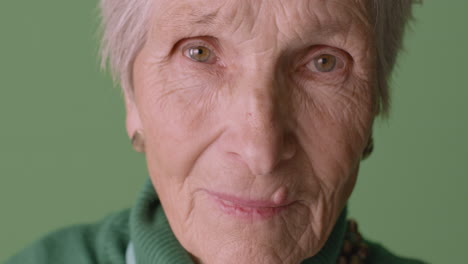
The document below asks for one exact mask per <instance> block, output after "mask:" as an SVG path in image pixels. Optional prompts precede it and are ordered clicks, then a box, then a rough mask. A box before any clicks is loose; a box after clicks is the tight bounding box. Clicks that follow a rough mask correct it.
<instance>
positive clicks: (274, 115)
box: [236, 68, 286, 175]
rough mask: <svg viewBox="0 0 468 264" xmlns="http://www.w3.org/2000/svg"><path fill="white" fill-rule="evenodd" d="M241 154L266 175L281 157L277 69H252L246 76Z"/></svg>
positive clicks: (282, 129) (282, 131)
mask: <svg viewBox="0 0 468 264" xmlns="http://www.w3.org/2000/svg"><path fill="white" fill-rule="evenodd" d="M243 79H244V80H243V85H242V86H243V87H242V88H241V89H242V90H243V93H242V96H241V98H240V101H241V102H242V107H241V109H242V110H241V113H242V114H241V115H240V118H241V120H240V123H241V124H242V125H241V126H240V128H239V129H240V130H239V134H240V135H239V136H240V144H239V145H238V146H237V147H236V148H238V149H237V151H236V152H237V153H238V154H239V155H240V156H241V158H242V160H243V161H244V162H245V163H246V164H247V165H248V167H249V168H250V170H251V172H252V173H253V174H255V175H265V174H268V173H270V172H271V171H272V170H274V169H275V167H276V166H277V164H278V162H279V161H280V160H281V156H282V151H283V150H282V148H283V145H284V144H283V141H284V136H285V133H286V127H285V126H284V125H283V122H282V121H283V120H282V116H283V115H282V114H281V111H280V105H279V104H280V102H279V100H278V92H279V91H278V89H279V87H278V84H277V83H276V82H277V80H276V78H275V74H274V69H265V68H256V69H250V71H249V73H248V74H246V78H243Z"/></svg>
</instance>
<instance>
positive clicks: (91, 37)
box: [0, 0, 468, 263]
mask: <svg viewBox="0 0 468 264" xmlns="http://www.w3.org/2000/svg"><path fill="white" fill-rule="evenodd" d="M95 6H96V1H91V0H80V1H71V0H68V1H66V0H60V1H59V0H47V1H18V0H1V1H0V128H1V129H0V262H1V261H3V260H5V259H6V258H7V257H9V256H11V255H12V254H14V253H15V252H17V251H19V250H20V249H21V248H23V247H24V246H26V245H27V244H29V243H31V242H32V241H33V240H35V239H37V238H39V237H41V236H43V235H44V234H45V233H47V232H50V231H52V230H55V229H57V228H60V227H64V226H68V225H70V224H76V223H84V222H93V221H96V220H98V219H100V218H102V217H103V216H105V215H107V214H108V213H110V212H113V211H116V210H119V209H121V208H125V207H129V206H131V205H132V203H133V201H134V200H135V196H136V194H137V192H138V190H139V188H140V187H141V185H142V182H143V181H144V179H145V178H146V177H147V173H146V168H145V162H144V159H143V156H142V155H139V154H136V153H134V152H133V151H132V149H131V147H130V144H129V140H128V139H127V136H126V132H125V128H124V107H123V102H122V97H121V94H120V92H119V90H118V88H115V87H113V85H112V83H111V80H110V77H109V75H107V74H104V73H102V72H100V70H99V63H98V58H97V55H96V54H97V45H98V40H97V39H98V38H97V34H96V27H97V24H98V22H97V21H98V20H97V10H96V7H95ZM467 12H468V1H461V0H460V1H456V0H452V1H431V0H427V1H425V4H424V6H422V7H421V6H417V7H416V8H415V16H416V19H417V22H416V23H415V24H413V27H412V30H411V31H410V32H409V33H408V35H407V38H406V41H405V42H406V51H405V52H404V53H403V54H402V55H401V57H400V60H399V68H398V70H397V71H396V72H395V74H394V78H393V83H392V87H393V109H392V113H391V116H390V118H389V120H387V121H378V122H377V124H376V127H375V142H376V150H375V152H374V154H373V156H372V157H371V158H370V159H369V160H367V161H365V162H364V163H363V166H362V172H361V174H360V178H359V180H358V185H357V187H356V190H355V192H354V193H353V195H352V198H351V201H350V212H351V215H352V216H353V217H355V218H356V219H357V220H358V222H359V223H360V229H361V231H362V232H363V234H364V235H365V236H366V237H368V238H370V239H374V240H377V241H380V242H382V243H383V244H384V245H385V246H387V247H388V248H390V249H391V250H393V251H395V252H397V253H398V254H401V255H405V256H412V257H418V258H422V259H424V260H427V261H429V262H430V263H468V255H467V254H466V252H465V250H466V248H467V246H468V210H467V209H468V206H467V202H468V192H467V190H466V189H467V187H468V165H467V164H468V160H467V157H468V139H467V137H468V117H467V114H468V111H467V102H468V66H467V63H468V52H467V47H468V18H467V16H466V13H467Z"/></svg>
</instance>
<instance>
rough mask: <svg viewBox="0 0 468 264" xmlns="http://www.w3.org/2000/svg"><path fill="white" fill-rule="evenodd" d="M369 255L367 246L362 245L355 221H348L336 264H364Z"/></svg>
mask: <svg viewBox="0 0 468 264" xmlns="http://www.w3.org/2000/svg"><path fill="white" fill-rule="evenodd" d="M368 255H369V246H368V245H367V244H366V243H364V241H363V240H362V236H361V234H360V233H359V231H358V225H357V222H356V221H355V220H352V219H349V220H348V230H347V231H346V234H345V238H344V241H343V248H342V249H341V253H340V256H339V257H338V261H337V262H336V263H337V264H364V263H365V261H366V259H367V256H368Z"/></svg>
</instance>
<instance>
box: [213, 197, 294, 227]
mask: <svg viewBox="0 0 468 264" xmlns="http://www.w3.org/2000/svg"><path fill="white" fill-rule="evenodd" d="M207 193H208V194H209V196H210V197H211V198H212V199H213V200H214V201H215V202H216V203H217V205H218V207H219V208H220V209H221V211H222V212H224V213H225V214H227V215H229V216H233V217H236V218H241V219H245V220H264V219H269V218H272V217H274V216H276V215H278V214H280V213H281V212H283V211H284V210H286V209H287V208H288V207H290V206H291V205H292V204H293V203H294V202H283V203H280V204H278V203H275V202H273V201H270V200H251V199H244V198H240V197H237V196H234V195H230V194H224V193H217V192H210V191H207Z"/></svg>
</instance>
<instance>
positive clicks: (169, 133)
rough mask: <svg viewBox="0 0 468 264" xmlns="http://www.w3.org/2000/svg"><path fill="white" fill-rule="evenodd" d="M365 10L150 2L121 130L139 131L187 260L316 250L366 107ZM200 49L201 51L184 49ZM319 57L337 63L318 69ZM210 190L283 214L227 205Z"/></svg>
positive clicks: (227, 0) (226, 0)
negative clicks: (199, 54)
mask: <svg viewBox="0 0 468 264" xmlns="http://www.w3.org/2000/svg"><path fill="white" fill-rule="evenodd" d="M367 18H368V10H367V6H366V4H365V2H363V1H358V0H339V1H338V0H336V1H331V0H328V1H324V0H294V1H291V0H289V1H286V0H274V1H265V0H264V1H262V0H156V1H155V4H154V10H153V12H152V19H151V30H150V34H149V35H148V41H147V42H146V44H145V45H144V47H143V48H142V49H141V51H140V52H139V54H138V56H137V58H136V60H135V62H134V72H133V82H134V98H133V97H132V96H130V95H128V94H126V109H127V130H128V133H129V136H132V135H133V133H134V132H135V131H142V132H143V134H144V136H145V143H146V159H147V165H148V169H149V174H150V177H151V180H152V182H153V184H154V186H155V188H156V190H157V193H158V194H159V197H160V199H161V203H162V205H163V207H164V210H165V212H166V214H167V217H168V219H169V223H170V225H171V227H172V229H173V231H174V233H175V235H176V237H177V239H178V240H179V241H180V242H181V244H182V245H183V246H184V248H185V249H186V250H187V251H188V252H190V253H191V255H192V256H193V258H194V260H196V261H197V262H198V263H208V264H209V263H300V262H301V261H302V260H304V259H306V258H308V257H311V256H313V255H315V254H316V253H317V252H318V251H319V250H320V249H321V248H322V247H323V245H324V244H325V242H326V240H327V238H328V236H329V235H330V233H331V230H332V228H333V225H334V223H335V222H336V220H337V218H338V216H339V214H340V212H341V210H342V209H343V208H344V206H345V204H346V201H347V199H348V198H349V196H350V194H351V192H352V190H353V187H354V184H355V181H356V177H357V173H358V169H359V163H360V160H361V155H362V151H363V149H364V148H365V146H366V144H367V142H368V139H369V136H370V132H371V127H372V123H373V120H374V116H375V107H374V102H375V94H374V90H375V83H376V82H375V73H374V71H373V69H374V63H375V62H374V59H373V58H375V55H374V46H373V43H372V41H371V39H372V36H371V32H372V31H371V26H370V23H369V21H368V19H367ZM199 46H203V47H206V48H207V49H209V50H210V51H211V53H210V54H211V55H210V58H209V60H208V61H204V62H200V61H196V60H193V58H191V57H189V56H188V55H187V54H188V52H187V50H188V49H190V48H191V47H199ZM321 54H331V55H333V56H334V57H335V58H336V60H337V62H338V63H337V66H336V67H335V68H333V70H331V71H328V72H323V71H320V70H317V68H316V65H315V64H314V63H313V62H314V58H317V56H319V55H321ZM213 193H216V194H217V193H221V194H226V195H229V196H234V197H237V198H239V199H242V200H243V201H244V200H247V201H267V202H269V203H270V204H269V205H267V206H265V208H266V207H269V206H270V205H271V204H273V205H275V204H278V205H281V206H282V207H281V208H282V210H280V211H278V212H276V213H274V214H272V215H269V216H263V217H262V216H259V215H257V214H255V213H246V214H243V213H239V211H236V210H230V211H229V210H227V211H226V210H223V208H222V206H221V204H220V202H219V200H218V199H217V198H219V197H217V196H214V195H213ZM235 206H237V205H235ZM239 206H240V207H242V206H244V205H243V204H240V205H239ZM249 206H250V205H249ZM234 208H237V207H234ZM265 208H264V207H262V210H263V209H265ZM231 209H232V208H231Z"/></svg>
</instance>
